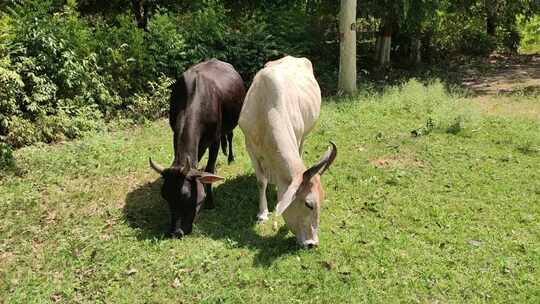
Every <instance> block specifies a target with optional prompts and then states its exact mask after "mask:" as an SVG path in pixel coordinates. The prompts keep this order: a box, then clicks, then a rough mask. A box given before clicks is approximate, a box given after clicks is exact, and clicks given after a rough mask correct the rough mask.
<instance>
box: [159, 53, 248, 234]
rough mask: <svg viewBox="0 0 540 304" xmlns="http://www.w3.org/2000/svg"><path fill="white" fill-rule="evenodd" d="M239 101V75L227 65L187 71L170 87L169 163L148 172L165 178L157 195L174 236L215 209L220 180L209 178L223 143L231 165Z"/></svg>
mask: <svg viewBox="0 0 540 304" xmlns="http://www.w3.org/2000/svg"><path fill="white" fill-rule="evenodd" d="M244 96H245V87H244V82H243V81H242V78H241V77H240V75H239V74H238V73H237V72H236V70H235V69H234V68H233V67H232V65H230V64H228V63H226V62H222V61H219V60H216V59H212V60H209V61H205V62H202V63H199V64H197V65H195V66H193V67H191V68H190V69H188V70H187V71H185V72H184V73H183V75H182V76H181V77H179V78H178V79H177V80H176V83H175V84H174V85H173V86H172V91H171V97H170V113H169V123H170V126H171V128H172V130H173V146H174V160H173V162H172V165H171V166H170V168H164V167H162V166H160V165H158V164H156V163H155V162H153V161H152V159H150V166H151V167H152V168H153V169H154V170H156V171H157V172H158V173H160V174H161V176H163V178H164V183H163V187H162V189H161V195H162V196H163V198H165V200H167V202H168V203H169V208H170V212H171V228H170V233H171V234H172V235H173V236H176V237H182V236H183V235H185V234H189V233H191V230H192V228H193V221H194V219H195V217H196V215H197V214H198V212H199V210H200V207H201V206H202V205H203V202H205V203H204V205H205V207H206V208H214V206H215V204H214V197H213V194H212V186H211V184H212V183H213V182H216V181H218V180H221V179H223V178H222V177H219V176H217V175H214V173H215V165H216V159H217V155H218V152H219V146H220V143H221V144H222V148H223V152H225V151H226V150H227V141H228V144H229V147H228V153H229V162H230V161H232V160H233V159H234V156H233V150H232V138H233V129H234V127H235V126H236V125H237V123H238V116H239V115H240V110H241V109H242V102H243V100H244ZM207 149H209V156H208V163H207V164H206V168H205V170H204V171H205V172H202V171H199V170H197V165H198V162H199V161H200V160H201V158H202V156H203V155H204V153H205V152H206V150H207ZM203 184H205V186H204V187H203ZM204 188H206V192H205V189H204ZM205 198H206V199H205Z"/></svg>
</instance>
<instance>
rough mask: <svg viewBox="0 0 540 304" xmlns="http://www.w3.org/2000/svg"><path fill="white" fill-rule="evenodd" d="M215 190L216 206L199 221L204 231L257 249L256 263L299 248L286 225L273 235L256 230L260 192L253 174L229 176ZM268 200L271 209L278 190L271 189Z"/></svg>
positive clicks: (213, 236) (268, 262)
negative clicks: (266, 234) (263, 234)
mask: <svg viewBox="0 0 540 304" xmlns="http://www.w3.org/2000/svg"><path fill="white" fill-rule="evenodd" d="M269 188H270V187H269ZM214 194H215V197H216V201H217V207H216V209H215V210H211V211H210V212H208V211H207V210H205V211H206V212H205V213H204V214H201V217H200V218H199V221H198V223H197V225H196V229H197V230H198V231H200V232H201V233H203V234H205V235H207V236H208V237H211V238H213V239H216V240H224V241H226V242H228V243H229V244H230V245H231V246H232V247H245V248H249V249H254V250H257V254H256V256H255V258H254V260H253V264H254V266H269V265H271V264H272V262H273V261H274V260H275V259H277V258H279V257H280V256H282V255H285V254H289V253H293V252H296V251H297V250H299V249H300V247H299V246H298V245H297V244H296V240H295V239H294V237H293V236H292V234H290V233H289V234H288V230H287V228H286V227H285V226H282V227H281V228H280V229H279V230H278V231H277V232H276V233H274V234H272V235H271V236H262V235H261V234H260V233H258V232H257V231H256V228H257V225H258V224H257V218H256V215H257V212H258V208H259V207H258V198H259V192H258V189H257V180H256V178H255V176H254V175H253V174H251V175H240V176H237V177H235V178H234V179H230V180H227V181H226V182H225V183H223V184H220V185H218V186H217V187H216V188H215V189H214ZM268 201H269V204H270V206H269V207H270V210H272V209H273V206H272V205H275V202H276V194H275V191H268ZM264 225H270V224H269V223H266V224H264Z"/></svg>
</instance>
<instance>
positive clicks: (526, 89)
mask: <svg viewBox="0 0 540 304" xmlns="http://www.w3.org/2000/svg"><path fill="white" fill-rule="evenodd" d="M461 74H462V75H463V78H462V85H463V86H464V87H465V88H467V89H469V90H470V91H471V92H472V93H473V95H474V98H473V101H474V102H475V103H477V104H478V106H479V107H480V109H481V110H482V111H483V112H484V113H486V114H488V115H496V116H504V117H512V118H526V119H534V120H540V56H539V55H528V56H524V55H523V56H504V55H500V54H497V53H494V54H492V55H491V56H490V57H489V58H488V59H485V60H481V61H474V62H471V63H468V64H464V65H463V66H462V67H461Z"/></svg>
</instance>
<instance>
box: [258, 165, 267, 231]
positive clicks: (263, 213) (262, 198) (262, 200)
mask: <svg viewBox="0 0 540 304" xmlns="http://www.w3.org/2000/svg"><path fill="white" fill-rule="evenodd" d="M267 186H268V179H266V177H265V176H264V175H263V176H262V178H259V175H258V174H257V187H258V188H259V213H258V214H257V219H258V220H259V222H264V221H266V220H268V202H267V200H266V187H267Z"/></svg>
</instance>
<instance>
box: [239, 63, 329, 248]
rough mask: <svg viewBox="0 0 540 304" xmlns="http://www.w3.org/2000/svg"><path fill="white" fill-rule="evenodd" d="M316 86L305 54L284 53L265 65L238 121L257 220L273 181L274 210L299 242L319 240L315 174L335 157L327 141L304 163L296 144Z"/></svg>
mask: <svg viewBox="0 0 540 304" xmlns="http://www.w3.org/2000/svg"><path fill="white" fill-rule="evenodd" d="M320 107H321V90H320V88H319V85H318V84H317V81H316V80H315V77H314V75H313V67H312V65H311V62H310V61H309V60H308V59H306V58H295V57H291V56H287V57H284V58H281V59H279V60H276V61H271V62H269V63H267V64H266V65H265V68H264V69H262V70H260V71H259V72H258V73H257V75H256V76H255V78H254V80H253V83H252V84H251V87H250V88H249V91H248V93H247V95H246V98H245V100H244V105H243V107H242V112H241V113H240V119H239V121H238V125H239V126H240V128H241V129H242V131H243V132H244V136H245V139H246V147H247V150H248V152H249V155H250V157H251V162H252V163H253V167H254V169H255V173H256V175H257V181H258V187H259V192H260V193H259V214H258V215H257V217H258V218H259V220H260V221H264V220H267V219H268V206H267V200H266V186H267V185H268V182H270V183H272V184H275V185H277V189H278V204H277V206H276V211H275V213H276V215H280V214H283V218H284V219H285V222H286V223H287V226H288V227H289V228H290V229H291V230H292V231H293V233H294V234H295V235H296V239H297V241H298V243H299V244H301V245H303V246H307V247H312V246H314V245H318V244H319V238H318V235H317V229H318V226H319V213H320V206H321V202H322V201H323V199H324V192H323V189H322V186H321V180H320V175H321V174H322V173H323V172H324V171H325V170H326V169H327V168H328V167H329V166H330V164H331V163H332V162H333V160H334V158H335V157H336V153H337V149H336V146H335V145H334V144H333V143H331V144H332V147H330V148H329V150H328V152H327V153H326V154H325V155H324V156H323V157H322V158H321V159H320V160H319V162H318V163H317V164H315V165H314V166H313V167H311V168H309V169H306V166H305V165H304V162H303V161H302V157H301V154H302V146H303V144H304V140H305V139H306V136H307V135H308V133H309V132H310V131H311V130H312V129H313V127H314V126H315V123H316V122H317V119H318V117H319V113H320Z"/></svg>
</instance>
